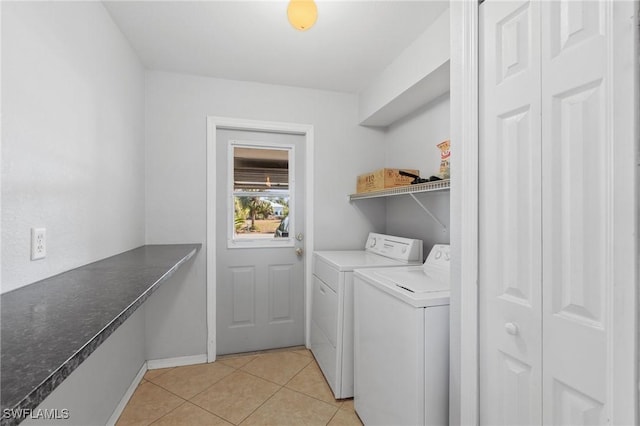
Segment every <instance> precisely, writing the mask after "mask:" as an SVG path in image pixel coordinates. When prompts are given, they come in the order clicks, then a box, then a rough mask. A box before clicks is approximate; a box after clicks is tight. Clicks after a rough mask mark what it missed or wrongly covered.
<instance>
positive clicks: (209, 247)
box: [205, 116, 314, 362]
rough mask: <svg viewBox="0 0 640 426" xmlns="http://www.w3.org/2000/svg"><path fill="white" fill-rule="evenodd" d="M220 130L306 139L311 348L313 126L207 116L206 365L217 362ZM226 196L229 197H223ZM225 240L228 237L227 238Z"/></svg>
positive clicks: (307, 293)
mask: <svg viewBox="0 0 640 426" xmlns="http://www.w3.org/2000/svg"><path fill="white" fill-rule="evenodd" d="M218 129H227V130H247V131H262V132H274V133H287V134H295V135H302V136H304V137H305V151H306V154H305V187H304V191H305V198H304V202H305V215H304V216H305V234H306V236H305V240H304V251H305V253H307V255H306V256H305V259H304V268H305V270H304V288H305V307H304V318H305V341H306V344H307V346H309V327H310V323H309V316H308V315H307V313H308V312H310V310H311V290H310V289H311V282H312V281H311V279H312V276H311V256H310V254H311V253H312V252H313V187H314V186H313V169H314V167H313V158H314V156H313V142H314V132H313V126H312V125H310V124H297V123H281V122H275V121H258V120H244V119H238V118H227V117H216V116H207V239H206V244H205V251H206V253H207V272H206V275H207V276H206V282H207V361H208V362H213V361H215V360H216V287H217V285H216V273H217V269H216V256H217V250H216V244H215V241H216V238H217V235H216V197H217V191H216V184H217V176H216V170H215V165H216V150H215V146H216V143H217V141H216V132H217V130H218ZM224 196H226V193H225V194H224ZM224 238H226V235H225V236H224Z"/></svg>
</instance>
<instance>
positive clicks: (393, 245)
mask: <svg viewBox="0 0 640 426" xmlns="http://www.w3.org/2000/svg"><path fill="white" fill-rule="evenodd" d="M421 263H422V240H415V239H409V238H402V237H394V236H391V235H383V234H376V233H370V234H369V237H368V238H367V241H366V243H365V247H364V249H363V250H336V251H316V252H314V253H313V294H312V306H311V339H310V340H311V351H312V352H313V355H314V356H315V358H316V360H317V361H318V365H319V366H320V369H321V370H322V372H323V373H324V376H325V378H326V379H327V382H328V383H329V386H330V387H331V390H332V391H333V393H334V395H335V397H336V398H337V399H341V398H351V397H352V396H353V270H354V269H356V268H375V267H378V268H379V267H387V268H391V267H401V266H407V265H420V264H421Z"/></svg>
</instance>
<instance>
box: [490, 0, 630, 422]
mask: <svg viewBox="0 0 640 426" xmlns="http://www.w3.org/2000/svg"><path fill="white" fill-rule="evenodd" d="M631 4H632V3H630V2H627V3H624V2H613V1H605V0H587V1H581V0H568V1H559V0H558V1H545V2H539V1H509V2H505V1H499V0H498V1H496V0H486V1H485V2H484V3H483V4H482V5H481V6H480V57H479V63H480V139H479V144H480V145H479V159H480V167H479V170H480V175H479V179H480V182H479V195H480V205H479V231H480V235H479V237H480V246H479V289H480V290H479V302H480V309H479V312H480V318H479V320H480V325H479V330H480V335H479V336H480V343H479V344H480V348H479V355H480V397H479V398H480V401H479V402H480V422H481V424H483V425H538V424H545V425H605V424H623V425H625V424H634V422H635V421H636V410H635V405H636V402H637V401H636V398H637V382H636V379H637V366H636V363H637V360H636V359H635V350H636V348H635V345H634V342H635V321H636V305H635V300H636V292H635V286H636V283H635V281H636V276H637V275H636V274H637V272H636V270H635V262H637V260H634V259H633V256H635V255H637V245H636V241H637V240H635V238H636V237H635V234H634V232H635V229H637V228H636V226H637V223H636V218H635V216H634V212H635V213H636V214H637V210H636V206H637V204H636V203H637V197H638V195H637V194H636V190H635V188H637V186H636V180H635V176H634V169H635V167H636V165H635V164H634V162H633V158H634V157H635V156H636V154H637V152H636V151H637V148H634V146H633V144H634V130H633V119H628V118H625V116H626V114H628V113H629V111H628V109H631V111H633V110H634V106H633V102H627V101H626V99H627V98H628V99H633V91H634V88H635V87H637V83H636V82H634V81H633V79H634V78H637V75H634V73H633V66H632V65H628V64H625V61H626V62H628V63H629V64H632V63H633V57H632V56H633V49H627V50H628V52H627V53H626V54H629V57H628V58H625V57H624V56H621V53H622V54H624V52H621V50H623V49H624V48H625V46H627V47H628V45H629V37H631V39H632V37H633V36H634V35H633V34H634V31H633V30H631V31H630V30H629V28H633V25H635V20H634V18H633V11H634V9H633V7H629V5H631ZM636 34H637V33H636ZM631 45H633V43H631ZM621 58H622V59H621ZM625 87H628V89H627V90H628V91H630V92H629V93H627V94H626V95H625V93H624V88H625ZM623 105H626V107H627V108H624V107H622V106H623ZM631 116H633V112H631ZM625 156H626V157H627V158H626V159H625ZM625 201H626V204H625ZM629 254H631V256H629ZM634 254H635V255H634ZM625 371H626V372H627V373H628V374H627V375H625Z"/></svg>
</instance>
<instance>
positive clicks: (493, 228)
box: [479, 0, 542, 425]
mask: <svg viewBox="0 0 640 426" xmlns="http://www.w3.org/2000/svg"><path fill="white" fill-rule="evenodd" d="M538 10H539V4H538V2H524V1H518V2H504V1H491V0H488V1H486V2H485V3H483V4H482V5H481V6H480V25H481V29H480V31H481V40H480V46H481V47H480V57H479V58H480V99H481V100H482V104H481V107H480V111H481V112H480V114H481V116H480V126H481V129H480V147H479V151H480V188H479V190H480V197H479V200H480V205H479V215H480V224H479V229H480V250H479V255H480V263H479V274H480V276H479V286H480V417H481V424H487V425H489V424H490V425H529V424H539V423H540V422H541V415H542V414H541V343H542V342H541V316H540V315H541V243H540V238H541V228H540V227H541V210H540V200H541V185H540V176H539V173H540V168H541V164H540V152H541V147H540V89H539V88H540V71H539V70H540V66H539V56H540V52H539V48H540V47H539V39H540V34H539V11H538Z"/></svg>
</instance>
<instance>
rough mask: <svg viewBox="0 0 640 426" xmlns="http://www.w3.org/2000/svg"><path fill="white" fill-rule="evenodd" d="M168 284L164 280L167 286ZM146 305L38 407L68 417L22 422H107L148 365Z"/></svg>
mask: <svg viewBox="0 0 640 426" xmlns="http://www.w3.org/2000/svg"><path fill="white" fill-rule="evenodd" d="M168 284H169V283H164V285H168ZM143 308H144V307H141V308H140V309H138V310H137V311H136V312H134V313H133V315H131V316H130V317H129V318H128V319H127V320H126V321H125V322H124V323H123V324H122V325H120V327H118V329H117V330H116V331H114V332H113V334H112V335H111V336H109V337H108V338H107V340H105V341H104V342H102V344H101V345H100V346H99V347H98V348H97V349H96V350H95V351H94V352H93V353H92V354H91V355H90V356H89V357H88V358H87V359H85V360H84V362H82V364H80V365H79V366H78V368H76V369H75V370H74V371H73V372H72V373H71V374H70V375H69V377H67V378H66V379H65V380H64V381H63V382H62V383H60V385H59V386H58V387H57V388H56V389H55V390H54V391H53V392H51V394H49V396H48V397H47V398H45V400H44V401H43V402H42V403H41V404H40V405H39V406H38V408H39V409H43V410H45V409H46V410H56V409H57V410H58V412H60V410H62V409H67V410H69V411H68V412H69V418H68V419H59V420H50V419H46V420H43V419H33V420H32V419H27V420H26V421H24V422H23V423H22V424H23V425H47V426H48V425H65V426H70V425H77V426H86V425H104V424H107V422H108V420H109V419H110V418H111V416H112V414H113V412H114V410H115V409H116V407H117V406H118V404H119V403H120V401H121V399H122V397H123V395H124V394H125V393H126V391H127V389H129V387H130V386H131V384H132V382H133V380H134V378H135V377H136V374H137V373H138V372H139V371H140V369H141V368H142V366H143V365H144V364H145V362H146V359H145V356H144V342H145V340H144V320H145V318H144V309H143Z"/></svg>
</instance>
